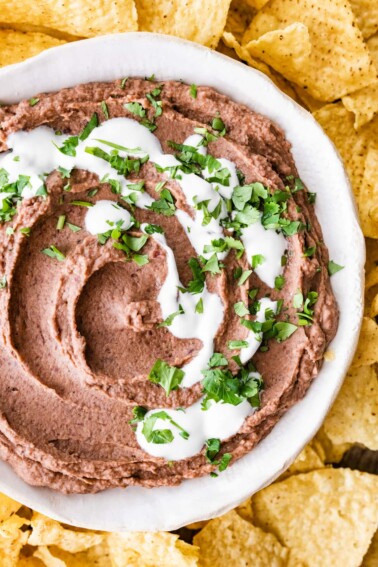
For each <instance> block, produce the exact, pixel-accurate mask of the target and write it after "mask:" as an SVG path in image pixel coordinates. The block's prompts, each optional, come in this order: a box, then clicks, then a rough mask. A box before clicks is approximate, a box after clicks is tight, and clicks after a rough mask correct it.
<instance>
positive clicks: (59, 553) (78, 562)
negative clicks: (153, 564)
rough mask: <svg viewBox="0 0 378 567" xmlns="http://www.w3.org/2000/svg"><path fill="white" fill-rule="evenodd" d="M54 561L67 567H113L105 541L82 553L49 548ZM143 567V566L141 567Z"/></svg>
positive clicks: (54, 547) (53, 547)
mask: <svg viewBox="0 0 378 567" xmlns="http://www.w3.org/2000/svg"><path fill="white" fill-rule="evenodd" d="M48 549H49V551H50V554H51V555H52V556H53V557H54V559H59V560H61V561H64V564H65V565H67V567H110V566H112V560H111V554H110V549H109V546H108V544H107V542H106V540H104V542H103V543H101V544H100V545H96V546H94V547H90V548H89V549H87V550H86V551H81V552H80V553H75V554H72V553H68V551H63V550H62V549H59V548H58V547H56V546H51V547H49V548H48ZM141 567H142V566H141Z"/></svg>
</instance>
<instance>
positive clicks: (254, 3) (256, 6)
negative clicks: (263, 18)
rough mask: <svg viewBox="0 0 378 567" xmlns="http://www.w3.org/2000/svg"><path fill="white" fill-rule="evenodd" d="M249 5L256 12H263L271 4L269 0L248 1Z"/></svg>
mask: <svg viewBox="0 0 378 567" xmlns="http://www.w3.org/2000/svg"><path fill="white" fill-rule="evenodd" d="M246 1H247V3H248V4H249V5H250V6H251V7H252V8H254V9H255V10H261V8H263V7H264V6H265V4H267V3H268V2H269V0H246Z"/></svg>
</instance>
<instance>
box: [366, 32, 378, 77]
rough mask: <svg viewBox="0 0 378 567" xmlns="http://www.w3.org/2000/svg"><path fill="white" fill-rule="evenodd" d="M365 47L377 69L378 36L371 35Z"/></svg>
mask: <svg viewBox="0 0 378 567" xmlns="http://www.w3.org/2000/svg"><path fill="white" fill-rule="evenodd" d="M367 46H368V48H369V51H370V55H371V57H372V59H373V62H374V65H375V67H376V68H377V69H378V34H377V35H373V37H371V38H370V39H369V40H368V41H367Z"/></svg>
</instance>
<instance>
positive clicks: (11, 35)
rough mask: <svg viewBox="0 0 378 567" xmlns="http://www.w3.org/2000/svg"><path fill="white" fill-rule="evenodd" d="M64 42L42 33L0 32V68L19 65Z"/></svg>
mask: <svg viewBox="0 0 378 567" xmlns="http://www.w3.org/2000/svg"><path fill="white" fill-rule="evenodd" d="M64 43H66V42H65V41H61V40H60V39H56V38H55V37H51V36H50V35H46V34H43V33H35V32H20V31H14V30H0V44H1V50H0V67H3V66H5V65H11V64H12V63H19V62H20V61H23V60H24V59H27V58H28V57H33V56H34V55H38V53H40V52H41V51H43V50H44V49H49V47H56V46H57V45H63V44H64Z"/></svg>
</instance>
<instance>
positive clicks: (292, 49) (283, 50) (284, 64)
mask: <svg viewBox="0 0 378 567" xmlns="http://www.w3.org/2000/svg"><path fill="white" fill-rule="evenodd" d="M245 48H246V49H247V51H248V52H249V53H250V54H251V55H252V56H253V57H256V58H257V59H261V60H262V61H264V63H267V64H268V65H270V66H271V67H273V69H276V70H277V71H278V70H279V72H280V73H281V74H282V75H284V77H286V79H288V80H289V81H293V82H296V78H297V77H298V74H299V73H300V70H301V69H302V68H303V67H305V66H306V65H307V62H308V59H309V57H310V54H311V49H312V46H311V41H310V35H309V33H308V29H307V26H304V25H303V24H299V23H294V24H291V25H290V26H288V27H287V28H285V29H283V30H281V29H279V30H273V31H270V32H267V33H265V34H264V35H262V36H260V37H259V38H258V39H256V40H252V41H250V42H249V43H247V44H246V45H245Z"/></svg>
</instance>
